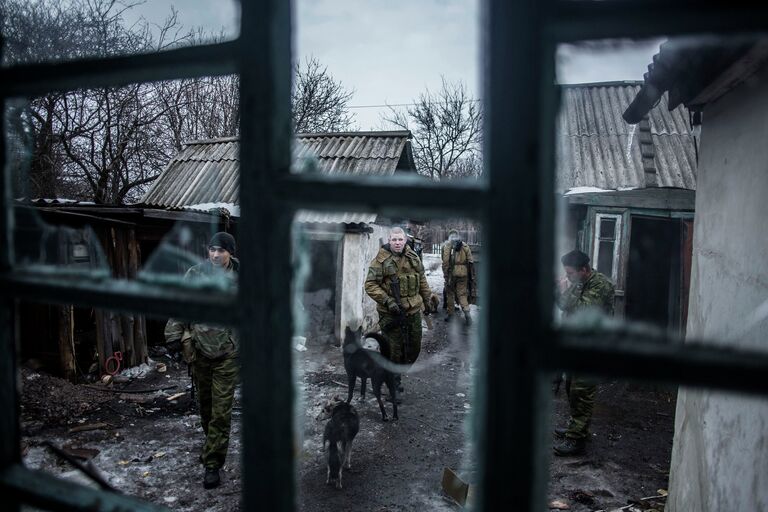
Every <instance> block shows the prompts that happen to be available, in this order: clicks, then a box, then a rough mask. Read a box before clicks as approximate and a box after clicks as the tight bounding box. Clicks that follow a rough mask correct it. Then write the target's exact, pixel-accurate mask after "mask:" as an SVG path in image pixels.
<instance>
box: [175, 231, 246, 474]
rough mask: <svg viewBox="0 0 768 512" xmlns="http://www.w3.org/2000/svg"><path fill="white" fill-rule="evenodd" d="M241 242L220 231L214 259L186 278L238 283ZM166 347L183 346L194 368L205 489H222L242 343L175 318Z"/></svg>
mask: <svg viewBox="0 0 768 512" xmlns="http://www.w3.org/2000/svg"><path fill="white" fill-rule="evenodd" d="M234 253H235V239H234V238H233V237H232V235H230V234H228V233H223V232H220V233H216V234H215V235H213V237H212V238H211V241H210V243H209V244H208V260H207V261H205V262H203V263H201V264H199V265H195V266H194V267H192V268H190V269H189V270H188V271H187V273H186V275H185V276H184V278H185V279H190V280H191V279H194V280H203V279H225V280H226V282H227V283H228V284H231V285H233V286H234V285H235V284H236V280H237V273H238V271H239V268H240V262H239V261H238V260H237V259H236V258H235V257H234V256H233V255H234ZM165 339H166V343H169V344H173V343H179V342H181V343H182V344H183V345H184V356H185V360H186V361H187V363H189V364H190V365H191V366H192V378H193V379H194V382H195V387H196V388H197V396H198V405H199V408H200V422H201V423H202V426H203V432H205V443H204V444H203V450H202V454H201V455H200V461H201V462H202V463H203V466H205V476H204V478H203V487H205V488H206V489H212V488H214V487H217V486H218V485H219V484H220V482H221V478H220V475H219V470H220V469H221V467H222V466H223V465H224V460H225V459H226V456H227V448H228V446H229V432H230V427H231V425H232V404H233V402H234V397H235V387H236V386H237V383H238V379H239V359H238V354H239V346H240V343H239V340H238V337H237V334H236V333H235V332H234V331H233V330H232V329H230V328H229V327H221V326H216V325H210V324H203V323H200V322H182V321H179V320H175V319H173V318H171V319H170V320H168V323H167V324H166V326H165Z"/></svg>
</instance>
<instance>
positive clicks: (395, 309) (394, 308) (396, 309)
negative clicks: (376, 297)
mask: <svg viewBox="0 0 768 512" xmlns="http://www.w3.org/2000/svg"><path fill="white" fill-rule="evenodd" d="M387 309H388V310H389V312H390V313H392V314H393V315H399V314H400V312H401V311H402V310H401V309H400V306H398V305H397V302H395V301H394V299H389V300H388V301H387Z"/></svg>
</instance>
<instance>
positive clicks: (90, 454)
mask: <svg viewBox="0 0 768 512" xmlns="http://www.w3.org/2000/svg"><path fill="white" fill-rule="evenodd" d="M62 450H63V451H64V452H65V453H67V454H68V455H70V456H72V457H75V458H77V459H82V460H84V461H88V460H91V459H92V458H94V457H96V456H97V455H98V454H99V453H101V450H97V449H95V448H82V447H77V446H74V445H72V444H68V445H66V446H64V447H63V448H62Z"/></svg>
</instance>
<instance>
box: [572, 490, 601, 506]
mask: <svg viewBox="0 0 768 512" xmlns="http://www.w3.org/2000/svg"><path fill="white" fill-rule="evenodd" d="M571 499H572V500H573V501H575V502H576V503H581V504H582V505H594V504H595V495H594V494H592V493H591V492H589V491H582V490H581V489H577V490H575V491H573V492H572V493H571Z"/></svg>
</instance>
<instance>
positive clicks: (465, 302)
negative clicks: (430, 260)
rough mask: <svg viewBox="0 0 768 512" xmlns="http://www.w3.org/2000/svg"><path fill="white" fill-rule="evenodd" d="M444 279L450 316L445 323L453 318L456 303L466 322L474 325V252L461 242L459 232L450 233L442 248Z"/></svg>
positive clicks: (453, 230) (447, 316) (452, 231)
mask: <svg viewBox="0 0 768 512" xmlns="http://www.w3.org/2000/svg"><path fill="white" fill-rule="evenodd" d="M442 257H443V278H444V279H445V304H446V307H447V309H448V314H447V315H446V317H445V321H446V322H448V321H450V320H451V319H452V318H453V312H454V310H455V309H456V302H458V303H459V305H460V306H461V310H462V311H463V312H464V321H465V322H466V324H467V325H470V324H471V323H472V317H470V316H469V299H468V295H469V280H470V278H471V266H472V263H473V261H472V251H471V250H470V248H469V246H468V245H467V244H465V243H464V242H462V241H461V237H460V236H459V232H458V231H456V230H455V229H452V230H451V231H450V232H449V233H448V241H447V242H445V243H444V244H443V247H442Z"/></svg>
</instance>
